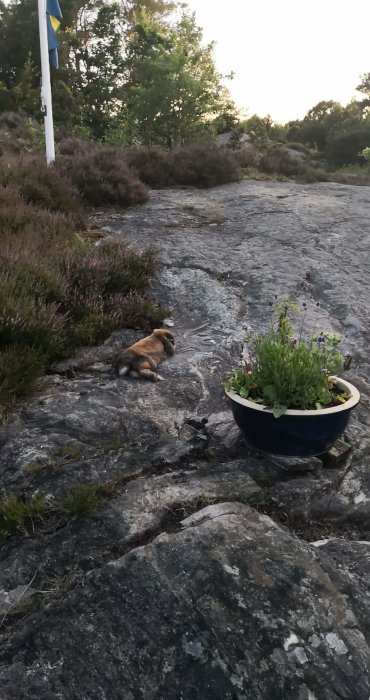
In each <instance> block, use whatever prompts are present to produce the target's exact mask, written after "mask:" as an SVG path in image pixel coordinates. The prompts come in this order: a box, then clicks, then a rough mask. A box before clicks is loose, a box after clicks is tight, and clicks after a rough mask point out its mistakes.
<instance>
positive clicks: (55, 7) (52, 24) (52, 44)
mask: <svg viewBox="0 0 370 700" xmlns="http://www.w3.org/2000/svg"><path fill="white" fill-rule="evenodd" d="M61 19H63V15H62V13H61V11H60V7H59V2H58V0H46V21H47V26H48V46H49V58H50V63H52V64H53V66H55V68H58V47H59V42H58V39H57V36H56V32H57V29H58V28H59V25H60V20H61Z"/></svg>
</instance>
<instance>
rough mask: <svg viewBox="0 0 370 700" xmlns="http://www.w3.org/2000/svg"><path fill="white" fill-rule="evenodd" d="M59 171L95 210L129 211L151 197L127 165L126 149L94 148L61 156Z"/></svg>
mask: <svg viewBox="0 0 370 700" xmlns="http://www.w3.org/2000/svg"><path fill="white" fill-rule="evenodd" d="M57 167H58V169H59V171H60V172H61V173H62V174H63V175H64V176H65V177H68V178H70V180H71V181H72V183H73V185H74V186H75V187H76V188H77V189H78V191H79V192H80V195H81V196H82V198H83V199H84V200H85V202H87V203H88V204H91V205H93V206H106V205H107V204H108V205H109V204H111V205H113V204H115V205H118V206H123V207H127V206H131V205H133V204H140V203H141V202H145V200H146V199H147V197H148V191H147V188H146V186H145V185H144V184H143V183H142V182H141V180H139V178H138V176H137V174H136V172H135V171H134V170H133V169H132V168H131V167H130V166H129V164H128V163H127V160H126V155H125V151H124V150H123V149H113V148H98V147H92V148H91V149H87V150H86V151H85V152H82V153H80V152H78V153H74V154H73V155H61V156H59V158H58V161H57Z"/></svg>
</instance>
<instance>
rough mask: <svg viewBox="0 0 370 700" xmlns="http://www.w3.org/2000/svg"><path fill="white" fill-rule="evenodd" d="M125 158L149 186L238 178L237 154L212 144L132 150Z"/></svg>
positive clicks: (200, 184) (211, 183) (221, 182)
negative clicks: (166, 149)
mask: <svg viewBox="0 0 370 700" xmlns="http://www.w3.org/2000/svg"><path fill="white" fill-rule="evenodd" d="M127 158H128V161H129V163H131V164H132V165H133V166H134V167H135V169H136V170H137V172H138V174H139V177H140V178H141V180H143V182H145V183H146V184H147V185H149V186H150V187H154V188H163V187H181V186H185V187H199V188H205V187H215V186H216V185H224V184H226V183H228V182H236V181H238V180H240V177H241V171H240V163H239V160H238V156H237V154H235V153H233V152H232V151H230V150H228V149H225V148H219V147H217V146H215V145H214V144H205V143H204V144H202V143H199V144H193V145H188V146H182V147H181V148H175V149H173V150H172V151H164V150H161V149H159V148H140V149H135V150H134V149H132V150H129V151H128V152H127Z"/></svg>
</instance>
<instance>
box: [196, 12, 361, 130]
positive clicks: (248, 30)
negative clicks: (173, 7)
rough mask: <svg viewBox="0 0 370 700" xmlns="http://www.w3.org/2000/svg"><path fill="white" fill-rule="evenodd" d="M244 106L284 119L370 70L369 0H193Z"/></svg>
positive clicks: (348, 93)
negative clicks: (231, 72)
mask: <svg viewBox="0 0 370 700" xmlns="http://www.w3.org/2000/svg"><path fill="white" fill-rule="evenodd" d="M187 4H188V5H189V7H190V8H191V9H193V10H195V12H196V16H197V22H198V25H199V26H201V27H202V28H203V30H204V38H205V40H206V41H207V42H208V41H211V40H215V41H216V42H217V45H216V49H215V58H216V64H217V67H218V69H219V70H220V71H221V72H223V73H225V72H226V73H228V72H230V71H234V72H235V78H234V80H233V81H232V82H231V83H230V85H229V87H230V91H231V94H232V97H233V99H234V100H235V102H236V103H237V105H238V107H242V108H245V109H247V110H248V115H249V116H251V115H252V114H254V113H257V114H259V115H260V116H264V115H266V114H268V113H269V114H271V116H272V117H273V119H275V120H276V121H279V122H286V121H288V120H291V119H296V118H302V117H303V116H304V115H305V114H306V112H307V111H308V110H309V109H310V108H311V107H313V106H314V105H315V104H317V102H320V100H330V99H332V100H337V101H338V102H341V103H342V104H347V103H348V102H349V101H350V100H351V98H352V97H359V93H356V91H355V88H356V85H358V84H359V82H360V81H359V77H360V75H361V74H362V73H368V72H370V0H227V2H225V0H187Z"/></svg>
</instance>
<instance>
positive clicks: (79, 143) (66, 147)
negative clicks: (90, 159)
mask: <svg viewBox="0 0 370 700" xmlns="http://www.w3.org/2000/svg"><path fill="white" fill-rule="evenodd" d="M58 150H59V153H60V154H61V155H63V156H75V155H76V154H79V155H86V154H87V153H91V152H92V151H96V150H97V146H95V145H94V144H93V143H91V142H89V141H85V139H80V138H78V137H77V136H65V137H64V138H63V139H62V140H61V141H60V143H59V146H58Z"/></svg>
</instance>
